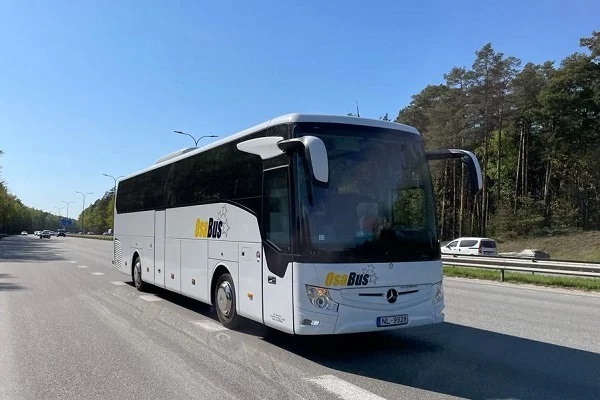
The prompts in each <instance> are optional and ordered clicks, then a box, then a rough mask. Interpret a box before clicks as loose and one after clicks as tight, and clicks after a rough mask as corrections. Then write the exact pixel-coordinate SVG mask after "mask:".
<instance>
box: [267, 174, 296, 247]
mask: <svg viewBox="0 0 600 400" xmlns="http://www.w3.org/2000/svg"><path fill="white" fill-rule="evenodd" d="M263 228H264V232H265V236H266V237H265V238H266V240H267V241H268V242H270V243H271V244H272V245H274V246H275V247H276V248H277V249H278V250H281V251H284V252H289V251H291V247H290V198H289V180H288V167H279V168H273V169H270V170H267V171H265V173H264V196H263Z"/></svg>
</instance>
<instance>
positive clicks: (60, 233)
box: [56, 229, 67, 237]
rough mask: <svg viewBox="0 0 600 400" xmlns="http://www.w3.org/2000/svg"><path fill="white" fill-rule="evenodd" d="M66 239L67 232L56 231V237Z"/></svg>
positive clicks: (63, 230)
mask: <svg viewBox="0 0 600 400" xmlns="http://www.w3.org/2000/svg"><path fill="white" fill-rule="evenodd" d="M59 236H62V237H66V236H67V231H66V230H65V229H59V230H58V231H56V237H59Z"/></svg>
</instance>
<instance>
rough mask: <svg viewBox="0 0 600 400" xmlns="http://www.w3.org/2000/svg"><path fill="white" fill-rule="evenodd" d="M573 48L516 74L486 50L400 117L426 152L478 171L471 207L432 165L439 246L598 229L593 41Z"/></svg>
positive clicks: (510, 61)
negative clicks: (471, 163) (448, 153)
mask: <svg viewBox="0 0 600 400" xmlns="http://www.w3.org/2000/svg"><path fill="white" fill-rule="evenodd" d="M580 46H582V47H583V48H584V50H585V51H586V52H585V53H574V54H571V55H568V56H567V57H565V58H564V59H563V60H562V62H561V63H560V65H558V66H555V65H554V62H552V61H547V62H544V63H542V64H534V63H526V64H525V65H524V66H522V62H521V60H519V59H517V58H515V57H510V56H506V55H504V54H503V53H500V52H496V51H495V50H494V49H493V48H492V45H491V44H486V45H485V46H483V47H482V48H481V49H480V50H479V51H477V52H476V53H475V60H474V61H473V64H472V65H471V67H470V68H467V67H454V68H452V69H451V70H450V71H449V72H448V73H447V74H445V75H444V80H445V82H444V83H443V84H439V85H429V86H427V87H425V88H424V89H423V90H422V91H421V92H420V93H418V94H416V95H414V96H413V97H412V101H411V102H410V104H409V105H408V106H407V107H405V108H403V109H401V110H400V112H399V114H398V116H397V118H396V120H395V121H396V122H401V123H405V124H408V125H412V126H415V127H416V128H417V129H419V130H420V132H421V133H422V134H423V136H424V139H425V143H426V146H427V148H428V149H435V148H464V149H469V150H472V151H474V152H475V153H476V154H477V156H478V158H479V161H480V164H481V168H482V171H483V174H484V187H483V190H482V191H481V193H480V194H479V195H478V196H477V197H476V198H475V199H473V198H471V197H469V196H467V195H466V193H467V192H466V188H465V179H464V169H463V168H462V166H461V165H460V163H455V162H437V165H432V172H433V175H434V182H435V189H436V194H437V200H438V204H437V206H438V218H439V225H440V226H439V229H440V234H441V237H442V239H450V238H454V237H457V236H464V235H488V236H490V235H495V236H498V237H510V236H527V235H538V234H549V233H560V232H565V231H569V230H592V229H594V230H597V229H600V155H599V152H598V150H599V149H600V32H593V33H592V36H591V37H589V38H583V39H581V40H580ZM381 118H382V119H387V114H386V115H385V116H384V117H381Z"/></svg>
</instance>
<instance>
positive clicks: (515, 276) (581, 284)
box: [444, 266, 600, 291]
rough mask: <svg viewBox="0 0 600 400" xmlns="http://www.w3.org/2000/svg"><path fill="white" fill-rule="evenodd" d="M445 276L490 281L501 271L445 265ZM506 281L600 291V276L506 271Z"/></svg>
mask: <svg viewBox="0 0 600 400" xmlns="http://www.w3.org/2000/svg"><path fill="white" fill-rule="evenodd" d="M444 276H449V277H458V278H471V279H485V280H489V281H498V282H500V271H496V270H489V269H479V268H465V267H454V266H444ZM504 282H510V283H525V284H530V285H540V286H550V287H562V288H568V289H577V290H585V291H600V279H599V278H580V277H568V276H555V275H540V274H538V273H536V274H535V275H533V274H532V273H530V272H511V271H505V272H504Z"/></svg>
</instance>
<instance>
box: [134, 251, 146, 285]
mask: <svg viewBox="0 0 600 400" xmlns="http://www.w3.org/2000/svg"><path fill="white" fill-rule="evenodd" d="M133 284H134V285H135V288H136V289H137V290H139V291H140V292H143V291H144V290H146V282H144V281H143V280H142V260H140V257H139V256H136V257H135V261H134V262H133Z"/></svg>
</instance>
